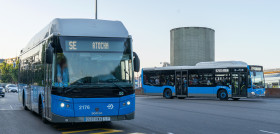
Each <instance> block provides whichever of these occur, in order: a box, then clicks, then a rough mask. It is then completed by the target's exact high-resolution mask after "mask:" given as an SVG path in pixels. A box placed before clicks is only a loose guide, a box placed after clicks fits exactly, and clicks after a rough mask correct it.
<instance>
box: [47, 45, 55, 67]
mask: <svg viewBox="0 0 280 134" xmlns="http://www.w3.org/2000/svg"><path fill="white" fill-rule="evenodd" d="M52 62H53V47H52V43H49V45H48V48H47V50H46V63H47V64H52Z"/></svg>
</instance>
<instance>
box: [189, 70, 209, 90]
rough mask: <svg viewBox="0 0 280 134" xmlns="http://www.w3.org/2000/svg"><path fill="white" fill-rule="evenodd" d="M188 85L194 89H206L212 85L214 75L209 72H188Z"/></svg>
mask: <svg viewBox="0 0 280 134" xmlns="http://www.w3.org/2000/svg"><path fill="white" fill-rule="evenodd" d="M189 85H190V86H196V87H208V86H213V85H214V75H213V73H212V72H211V70H201V71H199V72H196V71H190V75H189Z"/></svg>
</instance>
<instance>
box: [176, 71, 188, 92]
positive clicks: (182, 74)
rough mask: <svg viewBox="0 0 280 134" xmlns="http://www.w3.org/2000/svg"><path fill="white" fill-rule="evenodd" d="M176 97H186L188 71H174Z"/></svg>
mask: <svg viewBox="0 0 280 134" xmlns="http://www.w3.org/2000/svg"><path fill="white" fill-rule="evenodd" d="M175 73H176V79H175V80H176V81H175V85H176V86H175V88H176V95H177V97H186V96H187V95H188V71H186V70H182V71H181V70H180V71H176V72H175Z"/></svg>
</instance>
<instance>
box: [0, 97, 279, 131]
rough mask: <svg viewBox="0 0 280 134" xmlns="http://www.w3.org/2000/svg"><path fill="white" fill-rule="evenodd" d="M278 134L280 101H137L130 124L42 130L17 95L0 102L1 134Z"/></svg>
mask: <svg viewBox="0 0 280 134" xmlns="http://www.w3.org/2000/svg"><path fill="white" fill-rule="evenodd" d="M61 133H62V134H109V133H113V134H120V133H124V134H142V133H143V134H227V133H228V134H280V99H265V98H258V99H243V100H240V101H219V100H217V99H211V98H188V99H184V100H179V99H172V100H166V99H163V98H162V97H152V96H138V97H137V98H136V118H135V119H134V120H131V121H118V122H112V123H90V124H84V123H82V124H63V125H62V124H44V123H43V122H41V120H40V118H39V117H38V116H37V115H36V114H34V113H32V112H30V111H25V110H23V108H22V106H21V104H19V102H18V99H17V94H16V93H7V94H6V96H5V98H1V97H0V134H61Z"/></svg>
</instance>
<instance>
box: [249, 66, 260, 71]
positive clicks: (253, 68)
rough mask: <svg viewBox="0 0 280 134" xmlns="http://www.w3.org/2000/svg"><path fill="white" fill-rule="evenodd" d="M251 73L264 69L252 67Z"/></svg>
mask: <svg viewBox="0 0 280 134" xmlns="http://www.w3.org/2000/svg"><path fill="white" fill-rule="evenodd" d="M251 71H262V67H251Z"/></svg>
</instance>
